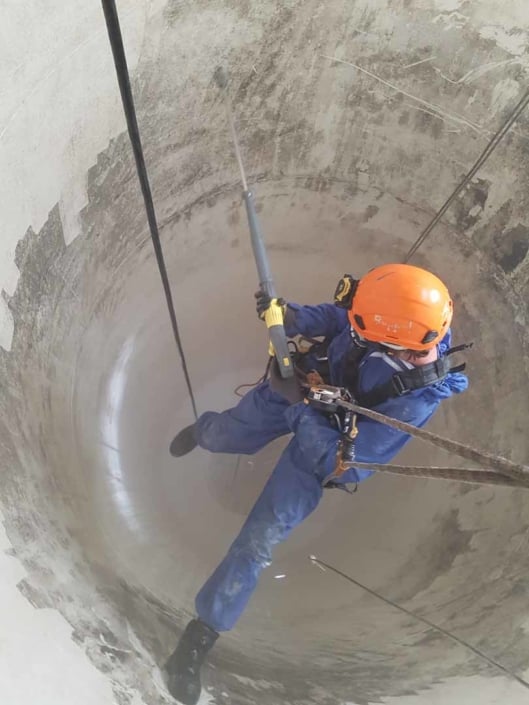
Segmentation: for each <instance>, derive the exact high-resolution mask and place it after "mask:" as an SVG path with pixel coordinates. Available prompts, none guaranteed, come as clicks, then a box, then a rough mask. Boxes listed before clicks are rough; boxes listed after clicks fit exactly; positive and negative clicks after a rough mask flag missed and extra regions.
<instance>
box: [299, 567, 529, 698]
mask: <svg viewBox="0 0 529 705" xmlns="http://www.w3.org/2000/svg"><path fill="white" fill-rule="evenodd" d="M309 560H310V561H311V562H312V563H315V564H316V565H319V566H321V567H322V568H326V569H327V570H330V571H332V572H333V573H336V575H339V576H340V577H341V578H344V579H345V580H347V581H348V582H350V583H352V584H353V585H356V586H357V587H359V588H360V589H361V590H365V592H367V593H369V594H370V595H372V596H373V597H376V598H377V599H378V600H381V601H382V602H385V603H386V605H389V606H390V607H393V608H394V609H396V610H399V611H400V612H403V613H404V614H405V615H407V616H408V617H412V618H413V619H416V620H417V621H419V622H422V623H423V624H426V626H428V627H430V628H431V629H434V630H435V631H436V632H439V633H440V634H442V635H443V636H445V637H447V638H448V639H451V640H452V641H455V642H456V643H457V644H459V645H460V646H463V647H464V648H465V649H468V650H469V651H471V652H472V653H473V654H474V655H475V656H478V657H479V658H481V659H483V661H486V662H487V663H488V664H489V665H490V666H493V667H494V668H497V669H498V670H499V671H501V672H502V673H505V675H507V676H510V677H511V678H513V679H514V680H515V681H518V683H519V684H520V685H523V687H524V688H527V689H528V690H529V683H528V682H527V681H525V680H524V679H523V678H520V676H517V675H516V673H514V672H513V671H511V670H510V669H509V668H507V667H506V666H503V665H502V664H501V663H499V662H498V661H495V660H494V659H493V658H491V657H490V656H487V654H485V653H483V651H480V650H479V649H478V648H476V647H475V646H472V644H469V643H468V641H465V640H464V639H461V638H460V637H458V636H456V635H455V634H452V632H449V631H448V630H447V629H443V627H440V626H439V625H438V624H435V623H434V622H430V620H429V619H426V617H421V616H420V615H419V614H417V613H416V612H412V611H411V610H408V609H406V607H402V605H399V604H397V603H396V602H393V600H390V599H389V598H387V597H384V595H381V594H380V593H378V592H377V591H376V590H373V588H370V587H367V585H364V584H363V583H361V582H359V581H358V580H355V579H354V578H352V577H351V576H350V575H347V573H343V572H342V571H341V570H339V569H338V568H335V567H334V566H332V565H329V563H325V561H321V560H320V559H319V558H316V556H309Z"/></svg>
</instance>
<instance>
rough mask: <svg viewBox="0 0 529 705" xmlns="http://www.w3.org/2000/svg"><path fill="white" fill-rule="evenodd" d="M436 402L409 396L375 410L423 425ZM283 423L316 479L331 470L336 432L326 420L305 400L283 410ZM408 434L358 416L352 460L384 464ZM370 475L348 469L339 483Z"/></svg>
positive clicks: (366, 471)
mask: <svg viewBox="0 0 529 705" xmlns="http://www.w3.org/2000/svg"><path fill="white" fill-rule="evenodd" d="M437 406H438V403H435V402H434V403H431V402H428V403H426V402H425V401H424V400H423V399H421V398H420V397H414V396H413V395H409V396H408V397H406V399H404V398H402V397H400V398H398V399H392V400H389V401H387V402H385V403H384V404H380V405H379V407H378V408H377V411H380V412H381V413H383V414H385V415H386V416H391V417H392V418H395V419H399V420H400V421H406V422H408V423H411V424H413V425H414V426H419V427H420V426H423V425H424V424H426V422H427V421H428V420H429V419H430V417H431V416H432V414H433V413H434V411H435V409H436V408H437ZM285 415H286V419H287V423H288V424H289V426H290V428H291V430H292V432H293V433H294V434H295V435H296V438H297V440H298V444H299V447H300V448H301V451H302V452H303V456H304V460H305V462H306V463H307V464H308V465H309V466H310V467H311V469H312V470H313V472H315V473H316V474H317V475H318V477H319V478H320V480H322V481H323V480H324V479H325V478H326V477H327V476H328V475H330V474H331V473H332V471H333V470H334V467H335V464H336V452H337V449H338V443H339V440H340V434H339V432H338V431H337V430H336V429H334V428H333V427H332V426H331V423H330V421H329V419H328V418H327V417H326V416H325V415H324V414H322V413H321V412H319V411H316V410H315V409H313V408H311V407H310V406H309V405H307V404H305V403H303V402H302V403H299V404H295V405H294V406H291V407H289V408H288V409H287V410H286V412H285ZM410 438H411V436H410V435H409V434H407V433H403V432H402V431H397V430H395V429H393V428H390V427H389V426H386V425H384V424H381V423H378V422H377V421H372V420H371V419H367V418H361V417H359V418H358V436H357V438H356V444H355V446H356V447H355V450H356V459H357V460H358V461H359V462H361V463H370V462H371V463H388V462H389V461H390V460H391V459H392V458H393V457H394V456H395V455H396V454H397V453H398V452H399V451H400V450H401V448H403V447H404V445H405V444H406V443H407V442H408V441H409V440H410ZM372 474H373V471H371V470H361V469H355V468H352V469H351V470H348V471H347V472H346V473H344V474H343V475H342V476H341V478H340V482H344V483H345V482H362V481H363V480H366V479H367V478H368V477H370V476H371V475H372Z"/></svg>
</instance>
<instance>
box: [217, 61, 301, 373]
mask: <svg viewBox="0 0 529 705" xmlns="http://www.w3.org/2000/svg"><path fill="white" fill-rule="evenodd" d="M213 78H214V80H215V82H216V83H217V85H218V87H219V88H220V89H221V91H222V92H223V94H224V97H225V99H226V111H227V113H228V120H229V123H230V129H231V134H232V137H233V146H234V149H235V156H236V157H237V163H238V164H239V170H240V172H241V181H242V187H243V194H242V196H243V199H244V203H245V204H246V213H247V215H248V225H249V227H250V236H251V240H252V249H253V254H254V258H255V264H256V266H257V272H258V274H259V287H260V288H261V289H262V290H263V291H264V292H265V293H266V294H268V296H270V298H271V299H272V301H271V303H270V306H269V307H268V309H267V310H266V311H265V314H264V320H265V323H266V327H267V328H268V335H269V338H270V350H269V352H270V355H274V354H275V356H276V359H277V364H278V366H279V372H280V374H281V377H282V378H283V379H287V378H288V377H293V375H294V366H293V364H292V360H291V359H290V353H289V351H288V343H287V336H286V333H285V327H284V325H283V311H282V308H281V306H280V305H279V304H278V303H277V297H276V292H275V287H274V281H273V279H272V274H271V272H270V266H269V264H268V256H267V254H266V248H265V244H264V240H263V235H262V233H261V226H260V224H259V221H258V219H257V213H256V212H255V205H254V202H253V196H252V192H251V191H250V190H249V189H248V183H247V181H246V173H245V171H244V165H243V163H242V157H241V150H240V148H239V139H238V137H237V131H236V129H235V120H234V118H233V111H232V107H231V101H230V96H229V94H228V89H227V87H228V77H227V75H226V72H225V71H224V69H223V68H222V67H219V68H218V69H217V70H216V71H215V73H214V76H213Z"/></svg>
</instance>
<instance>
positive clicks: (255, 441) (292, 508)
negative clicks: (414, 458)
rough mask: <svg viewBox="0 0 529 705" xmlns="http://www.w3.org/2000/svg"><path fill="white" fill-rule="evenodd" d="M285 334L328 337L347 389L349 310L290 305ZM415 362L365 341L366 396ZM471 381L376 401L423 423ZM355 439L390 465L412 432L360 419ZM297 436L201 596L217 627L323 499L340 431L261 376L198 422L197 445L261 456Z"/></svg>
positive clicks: (333, 367) (205, 617)
mask: <svg viewBox="0 0 529 705" xmlns="http://www.w3.org/2000/svg"><path fill="white" fill-rule="evenodd" d="M288 307H289V315H288V316H287V320H286V325H285V327H286V333H287V335H288V336H289V337H294V336H295V335H298V334H301V335H306V336H309V337H319V336H325V337H326V338H327V339H332V341H331V343H330V345H329V348H328V357H329V367H330V377H331V380H330V383H331V384H333V385H336V386H343V377H344V375H343V372H344V370H343V367H344V362H345V357H346V353H347V351H348V350H349V348H350V346H351V345H352V344H353V339H352V336H351V329H350V325H349V321H348V317H347V311H346V310H344V309H342V308H338V307H337V306H334V305H333V304H321V305H319V306H299V305H297V304H288ZM449 347H450V332H448V333H447V335H446V336H445V338H444V339H443V341H442V342H441V343H440V344H439V345H438V352H439V355H440V356H442V355H444V354H445V353H446V351H447V350H448V349H449ZM410 367H412V366H411V365H410V364H409V363H406V362H404V361H402V360H398V359H397V358H395V357H390V356H389V355H387V354H385V353H383V352H380V350H378V349H376V347H375V346H369V345H368V348H367V353H366V355H365V356H364V358H363V360H362V362H361V365H360V369H359V377H358V382H357V383H358V386H359V389H360V392H362V393H366V392H368V391H370V390H371V389H373V388H374V387H376V386H378V385H379V384H381V383H382V382H385V381H386V380H387V379H389V378H390V377H391V376H392V375H393V374H395V371H400V370H401V369H406V368H408V369H409V368H410ZM467 386H468V381H467V378H466V377H465V376H464V375H462V374H460V373H450V374H449V375H448V376H447V377H445V379H444V380H442V381H440V382H437V383H435V384H434V385H432V386H429V387H425V388H423V389H419V390H415V391H413V392H410V393H408V394H406V395H405V396H401V397H397V398H394V399H389V400H387V401H385V402H384V403H382V404H379V405H378V406H377V407H375V408H376V410H377V411H380V412H382V413H384V414H386V415H387V416H392V417H393V418H396V419H400V420H402V421H407V422H408V423H411V424H413V425H415V426H423V425H424V424H426V423H427V421H428V420H429V419H430V417H431V416H432V415H433V413H434V411H435V410H436V408H437V407H438V405H439V404H440V402H441V400H442V399H446V398H448V397H450V396H451V395H452V394H453V393H457V392H462V391H464V390H465V389H466V388H467ZM358 429H359V433H358V436H357V439H356V458H357V460H358V461H359V462H364V463H369V462H374V463H387V462H389V461H390V460H391V459H392V458H393V457H394V456H395V455H396V453H397V452H398V451H399V450H400V449H401V448H402V447H403V446H404V445H405V443H406V442H407V441H408V440H409V439H410V436H409V435H408V434H405V433H402V432H401V431H396V430H394V429H392V428H390V427H388V426H385V425H383V424H380V423H377V422H374V421H371V420H370V419H367V418H362V417H360V418H359V420H358ZM288 433H292V434H294V435H293V437H292V439H291V440H290V442H289V444H288V446H287V447H286V448H285V450H284V451H283V453H282V455H281V457H280V459H279V461H278V463H277V465H276V466H275V469H274V471H273V472H272V474H271V476H270V478H269V480H268V482H267V484H266V486H265V488H264V489H263V491H262V493H261V495H260V496H259V498H258V500H257V502H256V503H255V506H254V507H253V509H252V510H251V512H250V514H249V516H248V518H247V519H246V521H245V523H244V525H243V527H242V529H241V531H240V533H239V535H238V536H237V538H236V539H235V541H234V542H233V544H232V545H231V547H230V549H229V550H228V553H227V554H226V556H225V558H224V559H223V560H222V562H221V563H220V565H219V566H218V567H217V568H216V570H215V571H214V573H213V574H212V575H211V577H210V578H209V579H208V580H207V582H206V583H205V584H204V586H203V587H202V588H201V590H200V592H199V593H198V595H197V598H196V609H197V614H198V616H199V617H200V619H201V620H202V621H204V622H206V624H208V625H209V626H210V627H212V628H213V629H215V630H216V631H219V632H220V631H226V630H229V629H232V628H233V626H234V625H235V623H236V622H237V620H238V619H239V617H240V616H241V614H242V612H243V611H244V609H245V607H246V605H247V603H248V600H249V599H250V597H251V595H252V593H253V591H254V589H255V587H256V585H257V581H258V578H259V575H260V573H261V571H262V570H263V568H265V567H266V566H268V565H270V563H271V559H272V548H273V546H274V545H275V544H277V543H279V542H280V541H284V540H285V539H286V538H287V537H288V535H289V534H290V532H291V531H292V529H293V528H294V527H295V526H297V525H298V524H300V523H301V522H302V521H303V520H304V519H305V517H307V516H308V515H309V514H310V513H311V512H312V511H313V510H314V509H315V508H316V506H317V505H318V502H319V501H320V499H321V496H322V492H323V488H322V482H323V481H324V480H325V478H326V477H327V476H329V475H330V474H331V473H332V471H333V469H334V466H335V462H336V453H337V446H338V443H339V440H340V434H339V432H338V431H337V430H336V429H335V428H334V427H333V426H332V425H331V422H330V420H329V418H328V417H327V416H326V415H324V414H323V413H321V412H319V411H316V410H315V409H313V408H311V407H310V406H308V405H307V404H305V403H303V402H300V403H297V404H293V405H290V404H289V402H288V401H287V400H286V399H284V398H283V397H282V396H280V395H279V394H277V393H276V392H274V391H273V390H272V389H271V388H270V385H269V382H263V383H262V384H259V385H258V386H257V387H255V388H254V389H253V390H252V391H250V392H248V394H246V395H245V396H244V397H243V399H241V401H240V402H239V404H238V405H237V406H235V407H234V408H232V409H228V410H227V411H223V412H222V413H216V412H213V411H208V412H206V413H205V414H202V416H200V418H199V420H198V424H197V439H198V444H199V445H200V446H201V447H202V448H206V449H207V450H210V451H213V452H215V453H248V454H251V453H256V452H257V451H258V450H260V449H261V448H263V447H264V446H265V445H266V444H267V443H270V441H272V440H274V439H275V438H278V437H279V436H283V435H286V434H288ZM372 474H373V473H372V472H371V471H369V470H356V469H351V470H348V471H347V472H346V473H345V474H344V475H342V476H341V477H340V482H343V483H347V482H354V483H358V482H362V481H363V480H365V479H367V478H368V477H370V476H371V475H372Z"/></svg>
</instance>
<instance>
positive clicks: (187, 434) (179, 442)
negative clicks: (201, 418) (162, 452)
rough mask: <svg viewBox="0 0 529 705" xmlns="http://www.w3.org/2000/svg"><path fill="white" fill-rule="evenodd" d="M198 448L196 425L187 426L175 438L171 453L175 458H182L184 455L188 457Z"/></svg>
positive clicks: (170, 447) (172, 442)
mask: <svg viewBox="0 0 529 705" xmlns="http://www.w3.org/2000/svg"><path fill="white" fill-rule="evenodd" d="M196 446H197V439H196V434H195V424H194V423H192V424H191V426H186V427H185V428H183V429H182V430H181V431H180V433H178V434H177V435H176V436H175V437H174V438H173V440H172V441H171V445H170V446H169V451H170V453H171V455H174V457H175V458H181V457H182V455H187V453H190V452H191V451H192V450H193V448H196Z"/></svg>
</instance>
